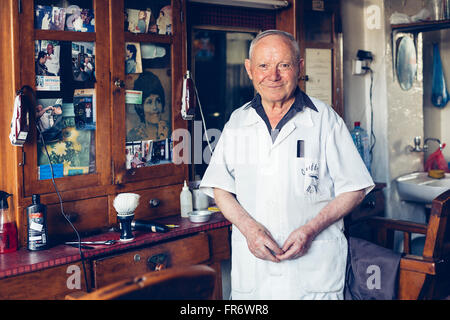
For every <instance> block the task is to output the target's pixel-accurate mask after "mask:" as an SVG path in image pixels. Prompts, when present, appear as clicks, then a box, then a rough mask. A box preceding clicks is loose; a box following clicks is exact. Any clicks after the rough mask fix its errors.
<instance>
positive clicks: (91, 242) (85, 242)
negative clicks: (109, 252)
mask: <svg viewBox="0 0 450 320" xmlns="http://www.w3.org/2000/svg"><path fill="white" fill-rule="evenodd" d="M64 243H65V244H69V245H70V244H78V243H80V244H90V245H105V246H110V245H113V244H114V243H116V240H103V241H81V242H78V241H67V242H64Z"/></svg>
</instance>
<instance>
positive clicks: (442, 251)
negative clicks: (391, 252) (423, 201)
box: [368, 190, 450, 300]
mask: <svg viewBox="0 0 450 320" xmlns="http://www.w3.org/2000/svg"><path fill="white" fill-rule="evenodd" d="M449 215H450V190H447V191H446V192H444V193H442V194H441V195H439V196H438V197H437V198H436V199H434V200H433V202H432V207H431V213H430V217H429V220H428V223H427V224H420V223H413V222H408V221H400V220H392V219H387V218H382V217H371V218H369V219H368V222H369V225H370V226H371V228H372V230H374V231H375V233H374V239H373V240H374V242H376V243H377V244H379V245H382V246H384V247H387V248H391V249H392V248H393V243H394V232H395V231H400V232H403V240H404V241H403V253H404V255H403V256H402V258H401V261H400V270H399V283H398V299H400V300H417V299H442V298H445V297H447V296H448V295H449V294H450V227H449V225H450V223H447V219H448V217H449ZM412 233H418V234H423V235H425V245H424V248H423V252H422V255H414V254H411V234H412Z"/></svg>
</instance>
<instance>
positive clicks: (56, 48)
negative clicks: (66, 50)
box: [34, 40, 61, 76]
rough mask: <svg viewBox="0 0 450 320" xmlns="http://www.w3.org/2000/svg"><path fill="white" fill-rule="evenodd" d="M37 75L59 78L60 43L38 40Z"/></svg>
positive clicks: (36, 50) (36, 48)
mask: <svg viewBox="0 0 450 320" xmlns="http://www.w3.org/2000/svg"><path fill="white" fill-rule="evenodd" d="M34 50H35V57H36V75H39V76H59V74H60V52H61V46H60V43H59V41H54V40H36V41H35V48H34Z"/></svg>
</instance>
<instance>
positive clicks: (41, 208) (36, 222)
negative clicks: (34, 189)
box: [27, 194, 48, 251]
mask: <svg viewBox="0 0 450 320" xmlns="http://www.w3.org/2000/svg"><path fill="white" fill-rule="evenodd" d="M32 201H33V204H32V205H31V206H28V207H27V221H28V226H27V235H28V237H27V248H28V250H31V251H38V250H44V249H47V248H48V243H47V242H48V236H47V206H46V205H44V204H41V198H40V196H39V195H38V194H33V196H32Z"/></svg>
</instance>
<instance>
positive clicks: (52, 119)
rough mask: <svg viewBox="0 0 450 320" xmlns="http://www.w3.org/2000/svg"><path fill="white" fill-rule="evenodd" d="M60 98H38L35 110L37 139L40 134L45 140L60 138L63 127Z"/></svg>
mask: <svg viewBox="0 0 450 320" xmlns="http://www.w3.org/2000/svg"><path fill="white" fill-rule="evenodd" d="M62 114H63V112H62V98H57V99H39V100H38V105H37V106H36V110H35V117H36V123H37V127H38V132H39V133H40V135H39V140H40V139H41V136H42V137H43V138H44V141H45V142H51V141H57V140H61V139H62V129H63V115H62Z"/></svg>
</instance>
